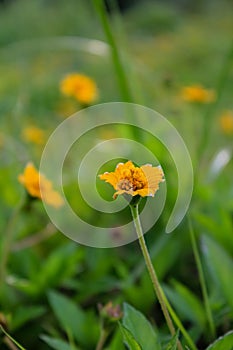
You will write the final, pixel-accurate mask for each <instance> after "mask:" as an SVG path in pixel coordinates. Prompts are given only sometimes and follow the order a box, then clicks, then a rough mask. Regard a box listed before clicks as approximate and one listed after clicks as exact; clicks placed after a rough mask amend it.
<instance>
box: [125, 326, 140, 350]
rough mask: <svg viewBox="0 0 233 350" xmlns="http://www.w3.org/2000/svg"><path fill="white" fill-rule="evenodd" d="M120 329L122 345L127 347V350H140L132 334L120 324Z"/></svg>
mask: <svg viewBox="0 0 233 350" xmlns="http://www.w3.org/2000/svg"><path fill="white" fill-rule="evenodd" d="M120 329H121V332H122V334H123V340H124V343H125V344H126V345H127V347H128V348H129V350H142V348H141V346H140V345H139V344H138V342H137V341H136V339H135V338H134V336H133V335H132V333H131V332H130V331H129V330H128V329H127V328H125V327H124V326H122V324H120Z"/></svg>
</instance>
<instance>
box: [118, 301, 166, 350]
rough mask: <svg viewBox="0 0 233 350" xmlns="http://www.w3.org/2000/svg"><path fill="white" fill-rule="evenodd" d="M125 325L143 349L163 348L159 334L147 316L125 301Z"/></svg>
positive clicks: (158, 349)
mask: <svg viewBox="0 0 233 350" xmlns="http://www.w3.org/2000/svg"><path fill="white" fill-rule="evenodd" d="M123 309H124V311H123V313H124V317H123V325H124V327H125V328H127V329H128V331H130V333H131V334H132V335H133V337H134V338H135V340H136V341H137V342H138V344H140V346H141V347H142V349H143V350H161V346H160V343H159V339H158V335H157V333H156V332H155V330H154V329H153V327H152V325H151V324H150V322H149V321H148V320H147V319H146V318H145V316H144V315H143V314H142V313H141V312H139V311H138V310H136V309H135V308H133V307H132V306H131V305H129V304H127V303H124V308H123Z"/></svg>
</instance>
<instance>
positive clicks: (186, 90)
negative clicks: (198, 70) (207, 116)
mask: <svg viewBox="0 0 233 350" xmlns="http://www.w3.org/2000/svg"><path fill="white" fill-rule="evenodd" d="M181 97H182V98H183V100H185V101H188V102H199V103H209V102H213V101H214V100H215V98H216V94H215V91H214V90H213V89H205V88H203V86H201V85H192V86H185V87H183V89H182V90H181Z"/></svg>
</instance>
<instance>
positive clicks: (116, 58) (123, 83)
mask: <svg viewBox="0 0 233 350" xmlns="http://www.w3.org/2000/svg"><path fill="white" fill-rule="evenodd" d="M93 3H94V6H95V8H96V11H97V13H98V15H99V18H100V21H101V24H102V28H103V30H104V33H105V35H106V38H107V41H108V43H109V45H110V48H111V53H112V60H113V64H114V67H115V71H116V77H117V79H118V84H119V88H120V91H121V94H122V98H123V101H124V102H133V98H132V96H131V91H130V87H129V84H128V80H127V75H126V73H125V70H124V67H123V64H122V62H121V57H120V50H119V49H118V46H117V43H116V40H115V38H114V35H113V31H112V28H111V25H110V23H109V20H108V17H107V14H106V10H105V6H104V2H103V0H93Z"/></svg>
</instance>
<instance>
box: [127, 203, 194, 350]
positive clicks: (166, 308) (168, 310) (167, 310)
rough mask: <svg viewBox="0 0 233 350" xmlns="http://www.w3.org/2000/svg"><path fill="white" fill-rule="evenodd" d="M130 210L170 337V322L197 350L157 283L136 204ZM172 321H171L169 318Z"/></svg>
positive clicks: (172, 328) (178, 344) (180, 347)
mask: <svg viewBox="0 0 233 350" xmlns="http://www.w3.org/2000/svg"><path fill="white" fill-rule="evenodd" d="M130 209H131V213H132V216H133V220H134V226H135V229H136V233H137V236H138V240H139V244H140V247H141V250H142V254H143V257H144V260H145V263H146V266H147V269H148V272H149V275H150V278H151V281H152V284H153V287H154V290H155V294H156V296H157V298H158V301H159V303H160V306H161V309H162V312H163V314H164V317H165V320H166V322H167V326H168V328H169V330H170V333H171V335H172V336H173V335H174V334H175V328H174V325H173V322H172V319H173V321H174V322H175V324H176V325H177V327H178V328H179V329H180V331H181V333H182V334H183V336H184V338H185V340H186V341H187V343H188V345H189V347H190V349H192V350H197V347H196V346H195V344H194V342H193V341H192V339H191V338H190V336H189V334H188V333H187V331H186V330H185V328H184V326H183V325H182V323H181V321H180V319H179V317H178V316H177V315H176V313H175V311H174V310H173V308H172V307H171V305H170V303H169V301H168V299H167V297H166V295H165V294H164V292H163V290H162V288H161V285H160V283H159V280H158V277H157V274H156V272H155V269H154V266H153V264H152V261H151V258H150V254H149V251H148V249H147V246H146V242H145V239H144V236H143V231H142V227H141V222H140V217H139V212H138V203H132V202H131V204H130ZM170 315H171V317H172V319H171V317H170ZM177 347H178V349H179V350H182V349H183V347H182V345H181V343H180V342H179V341H178V343H177Z"/></svg>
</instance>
